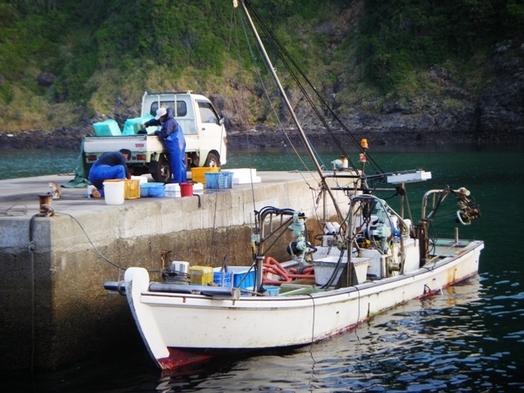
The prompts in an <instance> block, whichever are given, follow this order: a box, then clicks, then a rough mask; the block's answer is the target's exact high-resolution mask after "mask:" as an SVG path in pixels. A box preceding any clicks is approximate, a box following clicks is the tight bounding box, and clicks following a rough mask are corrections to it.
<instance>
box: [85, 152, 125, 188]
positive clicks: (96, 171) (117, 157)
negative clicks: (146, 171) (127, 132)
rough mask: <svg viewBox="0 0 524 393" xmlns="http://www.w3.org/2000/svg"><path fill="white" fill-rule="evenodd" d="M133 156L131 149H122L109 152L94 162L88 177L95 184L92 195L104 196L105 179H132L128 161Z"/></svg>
mask: <svg viewBox="0 0 524 393" xmlns="http://www.w3.org/2000/svg"><path fill="white" fill-rule="evenodd" d="M130 158H131V151H130V150H128V149H120V150H119V151H113V152H107V153H104V154H102V155H101V156H100V158H99V159H98V160H97V161H96V162H95V163H94V164H93V166H92V167H91V169H90V170H89V176H88V179H89V181H90V182H91V184H92V185H93V186H95V187H96V189H95V190H93V192H92V195H93V196H94V197H95V198H101V197H103V196H104V181H106V180H111V179H122V180H124V179H131V175H130V174H129V170H128V169H127V161H129V159H130Z"/></svg>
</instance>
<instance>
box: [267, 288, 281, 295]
mask: <svg viewBox="0 0 524 393" xmlns="http://www.w3.org/2000/svg"><path fill="white" fill-rule="evenodd" d="M264 289H265V290H266V292H264V294H265V295H266V296H278V295H279V293H280V287H277V286H267V287H264Z"/></svg>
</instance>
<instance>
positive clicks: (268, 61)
mask: <svg viewBox="0 0 524 393" xmlns="http://www.w3.org/2000/svg"><path fill="white" fill-rule="evenodd" d="M240 4H241V5H242V9H243V10H244V13H245V14H246V17H247V19H248V21H249V24H250V26H251V29H252V30H253V34H254V35H255V38H256V40H257V42H258V45H259V46H260V49H261V50H262V54H263V55H264V59H265V60H266V63H267V65H268V67H269V71H270V72H271V75H272V76H273V79H274V80H275V83H276V84H277V86H278V89H279V90H280V95H281V96H282V100H283V101H284V104H285V105H286V106H287V108H288V110H289V113H290V114H291V117H292V118H293V122H294V123H295V125H296V126H297V128H298V131H299V135H300V138H301V139H302V142H304V145H305V146H306V150H307V152H308V154H309V157H310V158H311V161H313V164H314V165H315V168H316V170H317V173H318V174H319V176H320V178H321V179H322V184H324V185H326V189H327V191H328V193H329V195H330V197H331V199H332V201H333V205H334V206H335V209H336V211H337V214H338V216H339V218H340V219H341V220H344V216H343V215H342V212H341V211H340V209H339V207H338V204H337V201H336V199H335V195H334V194H333V191H332V190H331V188H330V187H328V186H327V184H326V178H325V177H324V175H323V173H322V168H321V167H320V164H319V163H318V161H317V158H316V156H315V153H314V152H313V149H312V148H311V145H310V144H309V141H308V140H307V137H306V134H305V133H304V130H303V129H302V126H301V125H300V123H299V122H298V119H297V116H296V115H295V112H294V111H293V107H292V106H291V103H290V102H289V100H288V98H287V96H286V93H285V91H284V88H283V87H282V85H281V83H280V80H279V79H278V76H277V74H276V72H275V68H274V67H273V64H272V63H271V60H270V58H269V56H268V54H267V52H266V48H265V47H264V44H263V43H262V40H261V39H260V36H259V35H258V32H257V29H256V27H255V25H254V23H253V20H252V19H251V15H249V12H248V10H247V8H246V5H245V3H244V1H243V0H242V1H240Z"/></svg>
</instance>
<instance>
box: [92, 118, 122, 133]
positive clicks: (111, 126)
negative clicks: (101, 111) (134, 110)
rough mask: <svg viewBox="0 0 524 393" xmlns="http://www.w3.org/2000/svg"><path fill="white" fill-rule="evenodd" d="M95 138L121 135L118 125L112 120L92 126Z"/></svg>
mask: <svg viewBox="0 0 524 393" xmlns="http://www.w3.org/2000/svg"><path fill="white" fill-rule="evenodd" d="M93 129H94V130H95V135H96V136H118V135H122V131H121V130H120V127H119V126H118V123H117V122H116V121H115V120H113V119H107V120H104V121H101V122H98V123H94V124H93Z"/></svg>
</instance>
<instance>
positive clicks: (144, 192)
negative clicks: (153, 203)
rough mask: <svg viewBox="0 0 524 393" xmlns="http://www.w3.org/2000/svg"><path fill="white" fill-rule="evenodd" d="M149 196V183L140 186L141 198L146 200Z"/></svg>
mask: <svg viewBox="0 0 524 393" xmlns="http://www.w3.org/2000/svg"><path fill="white" fill-rule="evenodd" d="M148 196H149V183H142V184H140V197H141V198H146V197H148Z"/></svg>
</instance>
